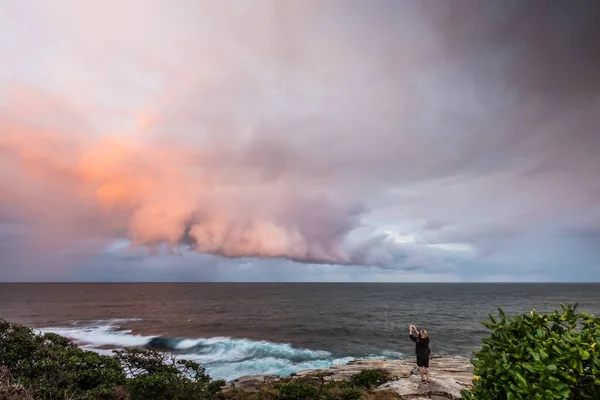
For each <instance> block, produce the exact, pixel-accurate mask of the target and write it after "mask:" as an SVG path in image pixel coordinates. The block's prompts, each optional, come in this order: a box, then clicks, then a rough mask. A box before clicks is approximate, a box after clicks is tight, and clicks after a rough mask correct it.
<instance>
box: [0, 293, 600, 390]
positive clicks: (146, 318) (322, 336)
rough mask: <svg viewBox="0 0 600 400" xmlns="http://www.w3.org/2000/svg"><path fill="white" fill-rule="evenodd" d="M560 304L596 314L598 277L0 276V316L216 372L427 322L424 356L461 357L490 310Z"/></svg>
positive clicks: (354, 351)
mask: <svg viewBox="0 0 600 400" xmlns="http://www.w3.org/2000/svg"><path fill="white" fill-rule="evenodd" d="M560 303H564V304H567V303H579V306H578V310H580V311H586V312H591V313H594V314H597V315H600V284H512V283H511V284H425V283H423V284H413V283H410V284H408V283H406V284H404V283H393V284H392V283H390V284H381V283H373V284H368V283H356V284H354V283H349V284H346V283H339V284H336V283H264V284H260V283H189V284H188V283H118V284H112V283H89V284H80V283H64V284H62V283H61V284H46V283H44V284H0V318H4V319H6V320H9V321H13V322H17V323H22V324H24V325H27V326H30V327H32V328H35V329H37V330H40V331H43V332H56V333H59V334H61V335H64V336H67V337H70V338H72V339H73V340H75V341H76V342H77V343H78V344H79V345H80V346H81V347H84V348H87V349H91V350H95V351H99V352H104V353H110V352H111V350H110V349H111V348H117V347H123V346H139V345H146V344H148V343H150V341H151V340H154V341H155V342H156V340H157V339H156V338H161V339H160V341H161V344H162V345H163V346H165V347H167V348H169V349H171V350H172V351H173V352H175V353H177V354H181V356H182V357H186V358H190V359H193V360H195V361H198V362H199V363H201V364H202V365H203V366H204V367H205V368H206V370H207V372H208V373H209V374H210V375H211V376H212V377H213V378H221V379H226V380H229V379H234V378H237V377H239V376H242V375H249V374H266V373H275V374H282V375H287V374H290V373H292V372H295V371H299V370H303V369H309V368H324V367H328V366H330V365H332V364H338V363H345V362H347V361H350V360H352V359H355V358H397V357H408V356H412V354H413V351H414V347H413V343H412V342H411V341H410V340H409V339H408V326H409V325H410V324H414V325H416V326H417V327H419V328H425V329H427V331H428V332H429V335H430V337H431V348H432V354H433V355H462V356H471V355H472V352H473V351H474V350H477V349H478V348H479V347H480V344H481V338H482V337H484V336H486V335H487V330H486V328H485V327H483V326H482V325H481V321H483V320H486V319H487V318H488V313H492V314H497V307H502V308H503V309H504V311H505V312H506V313H507V314H509V315H511V314H515V313H523V312H528V311H530V310H531V309H533V308H535V309H536V310H538V311H540V312H545V311H553V310H554V309H559V308H560Z"/></svg>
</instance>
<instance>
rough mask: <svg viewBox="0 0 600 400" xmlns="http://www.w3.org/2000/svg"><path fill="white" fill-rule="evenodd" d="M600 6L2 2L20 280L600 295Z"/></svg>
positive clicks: (1, 53)
mask: <svg viewBox="0 0 600 400" xmlns="http://www.w3.org/2000/svg"><path fill="white" fill-rule="evenodd" d="M598 38H600V5H599V4H598V2H596V1H593V0H584V1H579V2H560V1H551V2H548V1H541V0H531V1H527V2H524V1H520V0H506V1H479V0H473V1H465V0H455V1H452V2H442V1H434V0H423V1H417V0H414V1H409V0H406V1H404V0H376V1H354V0H344V1H341V0H340V1H338V0H319V1H313V0H306V1H276V0H273V1H270V0H255V1H251V0H244V1H235V0H231V1H227V2H221V1H202V0H194V1H192V0H189V1H188V0H172V1H166V0H164V1H159V0H143V1H142V0H118V1H117V0H102V1H97V0H89V1H78V0H55V1H52V2H40V1H34V0H0V260H1V262H0V281H250V282H254V281H343V282H345V281H351V282H360V281H369V282H432V281H433V282H459V281H460V282H547V281H556V282H587V281H595V282H598V281H600V156H599V153H600V41H599V40H598Z"/></svg>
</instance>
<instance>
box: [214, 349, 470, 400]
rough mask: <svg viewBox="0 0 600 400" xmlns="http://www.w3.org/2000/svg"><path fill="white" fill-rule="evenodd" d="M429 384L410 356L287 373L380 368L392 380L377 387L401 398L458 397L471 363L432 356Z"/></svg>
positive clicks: (252, 380) (248, 380)
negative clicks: (422, 379)
mask: <svg viewBox="0 0 600 400" xmlns="http://www.w3.org/2000/svg"><path fill="white" fill-rule="evenodd" d="M429 366H430V368H431V383H430V384H428V385H427V384H423V383H422V382H421V378H420V376H419V372H418V370H417V368H416V364H415V360H414V359H413V358H405V359H399V360H353V361H350V362H349V363H348V364H343V365H333V366H331V367H330V368H327V369H309V370H304V371H299V372H297V373H295V374H292V375H291V378H292V379H297V378H310V377H314V376H317V375H320V376H323V377H324V379H325V380H334V381H340V380H346V379H349V378H350V377H351V376H353V375H354V374H357V373H358V372H360V371H362V370H364V369H375V368H380V369H383V370H385V371H387V372H388V373H389V374H390V375H391V376H392V380H391V381H389V382H386V383H384V384H383V385H381V386H380V387H379V388H377V390H392V391H394V392H396V393H397V394H399V395H400V397H401V398H403V399H411V400H422V399H423V400H424V399H460V398H461V395H460V391H461V390H463V389H466V388H469V387H470V386H471V382H472V380H473V365H472V364H471V362H470V361H469V359H468V358H465V357H433V358H432V359H431V360H430V362H429ZM280 379H281V378H280V377H279V376H278V375H250V376H242V377H240V378H238V379H235V380H233V381H229V382H227V384H226V386H225V389H234V388H235V389H240V390H256V389H257V388H258V387H260V386H262V385H264V384H268V383H274V382H278V381H279V380H280Z"/></svg>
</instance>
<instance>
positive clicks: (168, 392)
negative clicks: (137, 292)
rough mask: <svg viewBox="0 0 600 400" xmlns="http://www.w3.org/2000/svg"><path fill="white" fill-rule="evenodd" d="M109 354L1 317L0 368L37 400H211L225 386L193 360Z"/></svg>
mask: <svg viewBox="0 0 600 400" xmlns="http://www.w3.org/2000/svg"><path fill="white" fill-rule="evenodd" d="M114 353H115V355H114V356H106V355H100V354H97V353H94V352H91V351H85V350H82V349H80V348H78V347H77V346H76V345H75V344H74V343H73V342H71V341H70V340H69V339H67V338H64V337H62V336H59V335H56V334H53V333H46V334H42V335H37V334H35V333H34V332H33V331H32V330H31V329H29V328H26V327H24V326H21V325H17V324H13V323H10V322H7V321H4V320H2V319H0V365H3V366H5V367H6V369H7V370H8V371H10V373H11V375H12V379H13V380H15V381H17V382H18V383H20V384H22V385H23V386H24V387H25V388H26V389H28V390H29V391H31V393H32V394H33V397H34V398H36V399H40V400H42V399H65V398H69V399H77V398H86V399H90V400H92V399H96V400H112V399H115V400H116V399H130V400H142V399H143V400H146V399H156V400H163V399H164V400H167V399H169V400H170V399H173V400H178V399H182V400H183V399H191V400H194V399H198V400H199V399H212V398H215V397H217V396H218V395H219V393H220V390H221V386H222V385H223V384H224V381H221V380H218V381H212V380H211V378H210V376H208V375H207V374H205V372H204V368H202V367H201V366H200V365H198V364H197V363H195V362H192V361H187V360H177V359H175V358H174V357H170V356H167V355H165V354H163V353H160V352H158V351H155V350H147V349H138V348H132V349H124V350H116V351H115V352H114ZM125 371H126V372H127V374H126V373H125Z"/></svg>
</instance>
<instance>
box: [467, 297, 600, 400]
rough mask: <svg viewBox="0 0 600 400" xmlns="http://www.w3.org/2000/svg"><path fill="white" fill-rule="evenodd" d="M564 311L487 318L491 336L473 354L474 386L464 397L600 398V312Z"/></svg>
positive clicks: (573, 307)
mask: <svg viewBox="0 0 600 400" xmlns="http://www.w3.org/2000/svg"><path fill="white" fill-rule="evenodd" d="M561 307H562V312H558V311H555V312H554V313H552V314H548V315H545V314H539V313H537V312H535V310H534V311H531V312H530V313H529V314H523V315H517V316H515V317H514V318H507V317H506V315H505V314H504V312H503V311H502V309H499V314H500V319H499V320H496V319H495V318H494V317H493V316H492V315H490V321H485V322H483V325H485V326H486V327H487V328H488V329H490V330H491V336H490V337H488V338H485V339H483V343H484V344H483V346H482V348H481V350H480V351H478V352H475V353H474V355H475V359H474V360H472V363H473V365H474V366H475V369H474V375H475V376H474V380H473V388H472V389H471V390H470V391H463V393H462V395H463V398H465V399H467V400H469V399H478V400H491V399H508V400H511V399H515V400H516V399H600V357H599V355H598V348H599V347H600V318H598V317H595V316H593V315H590V314H586V313H576V307H577V305H575V306H572V305H569V306H567V307H565V306H564V305H561Z"/></svg>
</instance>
